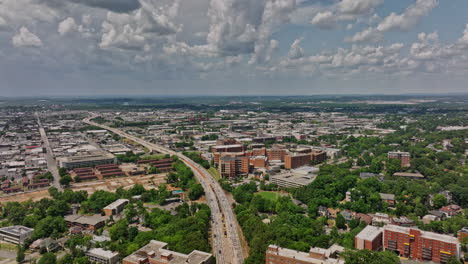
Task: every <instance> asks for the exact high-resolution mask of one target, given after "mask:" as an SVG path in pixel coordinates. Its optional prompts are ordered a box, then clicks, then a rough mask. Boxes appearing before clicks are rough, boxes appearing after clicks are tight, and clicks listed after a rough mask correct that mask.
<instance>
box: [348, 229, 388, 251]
mask: <svg viewBox="0 0 468 264" xmlns="http://www.w3.org/2000/svg"><path fill="white" fill-rule="evenodd" d="M382 236H383V229H382V228H380V227H375V226H371V225H368V226H366V227H365V228H364V229H363V230H362V231H361V232H359V234H357V235H356V236H355V237H354V247H355V248H357V249H360V250H362V249H368V250H375V251H378V250H381V249H382Z"/></svg>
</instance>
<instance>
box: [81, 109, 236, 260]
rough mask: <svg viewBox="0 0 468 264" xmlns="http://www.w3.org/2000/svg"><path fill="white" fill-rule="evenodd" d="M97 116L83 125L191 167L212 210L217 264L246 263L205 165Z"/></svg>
mask: <svg viewBox="0 0 468 264" xmlns="http://www.w3.org/2000/svg"><path fill="white" fill-rule="evenodd" d="M98 116H99V115H97V114H94V113H93V114H92V115H91V117H88V118H85V119H83V122H84V123H86V124H89V125H92V126H96V127H100V128H102V129H106V130H109V131H111V132H113V133H115V134H117V135H119V136H121V137H124V138H127V139H129V140H132V141H134V142H136V143H138V144H140V145H142V146H144V147H146V148H148V149H149V150H150V151H156V152H160V153H163V154H169V155H175V156H177V157H178V158H179V159H180V160H182V161H183V162H184V163H185V164H186V165H187V166H189V167H190V168H191V169H192V171H193V173H194V175H195V177H196V178H197V180H198V181H199V182H200V184H201V185H202V186H203V189H204V190H205V197H206V200H207V202H208V206H209V207H210V209H211V229H212V241H213V244H212V248H213V254H214V255H215V256H216V262H217V263H226V264H241V263H243V262H244V256H243V253H242V247H241V244H240V236H239V232H238V228H237V220H236V218H235V215H234V211H233V210H232V208H231V204H230V202H229V200H228V198H227V196H226V194H225V193H224V190H223V189H222V188H221V186H220V185H219V183H218V182H217V181H216V180H215V179H214V178H213V177H212V176H211V174H210V173H209V172H208V171H207V170H206V169H205V168H203V167H202V166H200V165H199V164H197V163H195V162H194V161H193V160H191V159H190V158H188V157H186V156H184V155H183V154H182V153H178V152H175V151H173V150H171V149H168V148H165V147H163V146H160V145H157V144H154V143H151V142H147V141H145V140H143V139H141V138H139V137H136V136H133V135H130V134H127V133H125V132H123V131H121V130H119V129H117V128H112V127H109V126H106V125H102V124H98V123H95V122H93V121H91V120H92V119H94V118H96V117H98Z"/></svg>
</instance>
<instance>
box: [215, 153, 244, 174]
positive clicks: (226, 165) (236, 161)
mask: <svg viewBox="0 0 468 264" xmlns="http://www.w3.org/2000/svg"><path fill="white" fill-rule="evenodd" d="M249 169H250V164H249V157H246V156H237V155H222V156H221V157H220V158H219V164H218V171H219V174H220V175H221V177H224V178H235V177H236V176H238V175H242V174H247V173H249Z"/></svg>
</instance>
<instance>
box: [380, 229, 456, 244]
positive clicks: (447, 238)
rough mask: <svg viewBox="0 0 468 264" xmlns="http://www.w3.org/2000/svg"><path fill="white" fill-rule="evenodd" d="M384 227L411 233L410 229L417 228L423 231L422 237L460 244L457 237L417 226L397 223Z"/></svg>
mask: <svg viewBox="0 0 468 264" xmlns="http://www.w3.org/2000/svg"><path fill="white" fill-rule="evenodd" d="M383 228H384V230H389V231H393V232H398V233H404V234H409V233H410V230H417V231H419V232H421V237H423V238H427V239H433V240H439V241H443V242H446V243H452V244H457V245H459V244H460V242H459V241H458V239H457V238H456V237H453V236H449V235H443V234H438V233H434V232H428V231H423V230H420V229H417V228H410V227H403V226H397V225H385V226H384V227H383Z"/></svg>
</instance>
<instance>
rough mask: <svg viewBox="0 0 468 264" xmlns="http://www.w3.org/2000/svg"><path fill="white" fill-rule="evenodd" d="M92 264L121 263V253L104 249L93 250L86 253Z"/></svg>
mask: <svg viewBox="0 0 468 264" xmlns="http://www.w3.org/2000/svg"><path fill="white" fill-rule="evenodd" d="M86 256H87V257H88V259H89V261H91V263H100V264H116V263H118V262H119V253H117V252H112V251H108V250H104V249H102V248H93V249H90V250H89V251H88V252H86Z"/></svg>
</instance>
